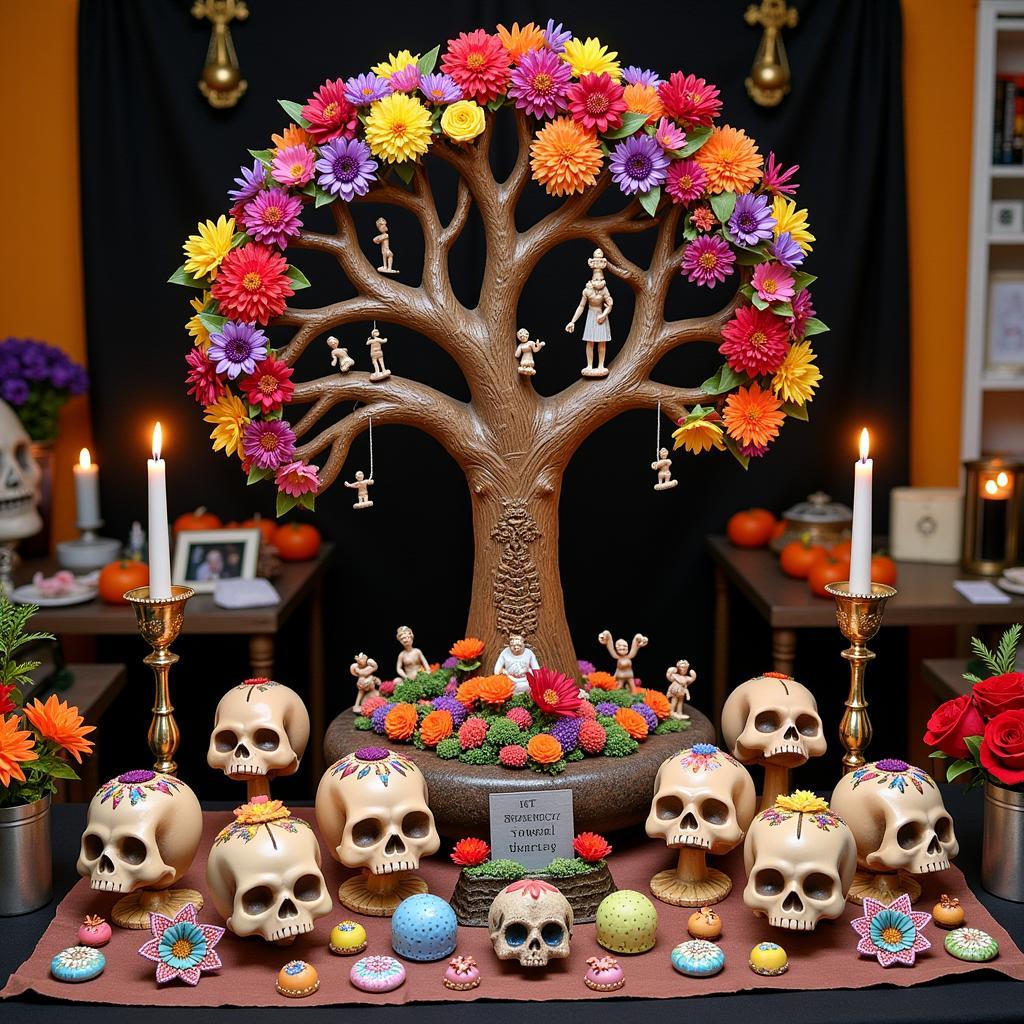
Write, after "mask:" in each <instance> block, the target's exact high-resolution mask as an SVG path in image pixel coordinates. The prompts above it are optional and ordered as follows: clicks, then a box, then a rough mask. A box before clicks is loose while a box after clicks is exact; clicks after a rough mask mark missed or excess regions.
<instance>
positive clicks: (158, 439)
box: [153, 420, 164, 459]
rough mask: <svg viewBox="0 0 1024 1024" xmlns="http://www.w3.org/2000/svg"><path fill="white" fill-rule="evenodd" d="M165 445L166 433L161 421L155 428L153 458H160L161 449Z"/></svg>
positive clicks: (157, 422)
mask: <svg viewBox="0 0 1024 1024" xmlns="http://www.w3.org/2000/svg"><path fill="white" fill-rule="evenodd" d="M163 443H164V432H163V430H162V429H161V427H160V421H159V420H157V421H156V425H155V426H154V427H153V458H154V459H159V458H160V449H161V448H162V447H163Z"/></svg>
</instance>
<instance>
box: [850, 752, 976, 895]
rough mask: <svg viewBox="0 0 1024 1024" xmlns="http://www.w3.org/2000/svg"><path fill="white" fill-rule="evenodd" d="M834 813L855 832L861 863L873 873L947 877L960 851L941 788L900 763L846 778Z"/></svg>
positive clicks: (864, 769)
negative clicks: (940, 874)
mask: <svg viewBox="0 0 1024 1024" xmlns="http://www.w3.org/2000/svg"><path fill="white" fill-rule="evenodd" d="M832 808H833V810H835V811H836V812H837V813H838V814H840V815H842V817H843V818H844V820H845V821H846V823H847V824H848V825H849V826H850V831H852V832H853V837H854V839H855V840H856V842H857V863H858V864H859V865H860V867H862V868H864V869H866V870H868V871H873V872H892V871H907V872H909V873H910V874H912V875H925V874H929V873H931V872H933V871H944V870H945V869H946V868H948V867H949V862H950V860H951V859H952V858H953V857H955V856H956V855H957V853H958V852H959V850H960V846H959V844H958V843H957V840H956V835H955V834H954V832H953V819H952V818H951V817H950V814H949V811H947V810H946V807H945V805H944V804H943V802H942V793H941V792H939V787H938V786H937V785H936V784H935V782H934V780H933V779H932V778H931V776H930V775H928V773H927V772H924V771H922V770H921V769H920V768H915V767H914V766H913V765H912V764H907V762H906V761H900V760H899V759H897V758H885V759H884V760H881V761H874V762H871V763H869V764H866V765H864V766H863V767H861V768H858V769H856V771H852V772H850V773H849V774H847V775H844V776H843V777H842V778H841V779H840V780H839V784H838V785H837V786H836V788H835V791H834V792H833V794H832Z"/></svg>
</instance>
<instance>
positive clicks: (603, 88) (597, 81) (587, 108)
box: [567, 72, 626, 132]
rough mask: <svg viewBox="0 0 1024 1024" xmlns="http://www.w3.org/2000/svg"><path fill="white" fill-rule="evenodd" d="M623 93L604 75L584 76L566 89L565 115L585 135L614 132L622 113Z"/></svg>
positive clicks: (607, 75) (619, 86) (623, 107)
mask: <svg viewBox="0 0 1024 1024" xmlns="http://www.w3.org/2000/svg"><path fill="white" fill-rule="evenodd" d="M623 91H624V90H623V88H622V86H621V85H619V83H618V82H614V81H612V76H611V75H609V74H607V73H606V72H605V73H602V74H600V75H593V74H590V75H584V76H583V77H582V78H581V79H580V80H579V81H578V82H576V83H575V84H574V85H571V86H570V87H569V92H568V94H567V95H568V99H569V112H570V113H571V114H572V117H573V120H574V121H576V122H577V123H578V124H581V125H583V127H584V128H586V129H587V130H588V131H596V132H606V131H608V130H609V129H612V128H618V127H619V125H620V124H622V115H623V113H624V112H625V110H626V101H625V100H624V99H623V97H622V94H623Z"/></svg>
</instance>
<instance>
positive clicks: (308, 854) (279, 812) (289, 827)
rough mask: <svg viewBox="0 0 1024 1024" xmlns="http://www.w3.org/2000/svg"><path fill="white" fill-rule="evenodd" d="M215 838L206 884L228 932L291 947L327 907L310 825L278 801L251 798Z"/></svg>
mask: <svg viewBox="0 0 1024 1024" xmlns="http://www.w3.org/2000/svg"><path fill="white" fill-rule="evenodd" d="M234 813H235V820H234V821H233V822H232V823H231V824H230V825H228V826H226V827H225V828H223V829H221V831H220V832H219V833H218V834H217V837H216V839H214V841H213V847H212V848H211V850H210V856H209V859H208V860H207V863H206V881H207V883H208V884H209V887H210V895H211V896H212V897H213V902H214V905H215V906H216V908H217V912H218V913H219V914H220V915H221V916H222V917H223V918H224V920H225V922H226V923H227V926H228V929H229V930H230V931H232V932H234V933H235V935H240V936H242V937H245V936H247V935H260V936H262V937H263V938H264V939H265V940H266V941H267V942H277V943H280V944H282V945H288V944H290V943H291V942H292V941H293V940H294V939H295V937H296V936H297V935H304V934H306V932H311V931H312V930H313V922H314V921H315V920H316V919H317V918H318V917H323V916H324V914H329V913H330V911H331V907H332V902H331V895H330V892H329V891H328V889H327V883H326V881H324V876H323V874H322V873H321V871H320V844H319V843H318V842H317V839H316V835H315V834H314V832H313V827H312V826H311V825H310V824H309V823H308V822H307V821H304V820H303V819H302V818H295V817H292V813H291V811H289V810H288V808H287V807H285V806H284V805H283V804H282V803H281V801H280V800H269V799H267V798H266V797H255V798H254V799H253V800H251V801H250V802H249V803H247V804H244V805H243V806H241V807H239V808H237V809H236V810H235V812H234Z"/></svg>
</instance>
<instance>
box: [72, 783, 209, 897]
mask: <svg viewBox="0 0 1024 1024" xmlns="http://www.w3.org/2000/svg"><path fill="white" fill-rule="evenodd" d="M202 831H203V812H202V808H200V806H199V801H198V799H196V795H195V793H193V792H192V790H191V789H189V787H188V786H186V785H185V783H184V782H182V781H181V780H180V779H177V778H175V777H174V776H173V775H164V774H161V773H159V772H153V771H149V770H148V769H140V770H137V771H130V772H125V773H124V774H123V775H118V776H117V778H116V779H111V780H110V781H109V782H107V783H105V784H104V785H102V786H100V788H99V789H98V790H97V791H96V795H95V796H94V797H93V798H92V801H91V802H90V804H89V817H88V821H87V822H86V826H85V832H83V833H82V845H81V849H80V851H79V854H78V873H79V874H80V875H82V876H83V877H87V878H89V880H90V885H91V887H92V888H93V889H98V890H102V891H104V892H134V891H135V890H137V889H166V888H167V887H168V886H171V885H173V884H174V883H175V882H176V881H178V879H179V878H181V876H182V875H183V874H184V873H185V872H186V871H187V870H188V869H189V865H191V863H192V858H193V857H195V855H196V850H197V849H199V839H200V837H201V835H202Z"/></svg>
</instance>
